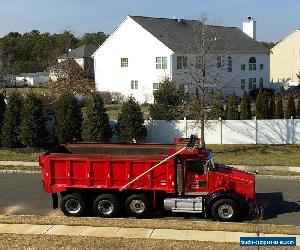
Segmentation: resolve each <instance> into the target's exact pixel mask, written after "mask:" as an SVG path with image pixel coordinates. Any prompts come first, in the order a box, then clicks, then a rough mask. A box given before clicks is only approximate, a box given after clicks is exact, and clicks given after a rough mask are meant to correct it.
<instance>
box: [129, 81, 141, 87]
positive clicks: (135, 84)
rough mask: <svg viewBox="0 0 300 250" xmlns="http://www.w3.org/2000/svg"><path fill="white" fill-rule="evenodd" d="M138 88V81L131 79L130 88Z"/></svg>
mask: <svg viewBox="0 0 300 250" xmlns="http://www.w3.org/2000/svg"><path fill="white" fill-rule="evenodd" d="M138 88H139V82H138V81H136V80H131V89H138Z"/></svg>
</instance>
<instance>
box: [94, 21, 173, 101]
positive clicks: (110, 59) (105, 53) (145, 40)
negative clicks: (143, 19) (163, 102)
mask: <svg viewBox="0 0 300 250" xmlns="http://www.w3.org/2000/svg"><path fill="white" fill-rule="evenodd" d="M171 55H172V51H171V50H170V49H168V48H167V47H166V46H165V45H164V44H162V43H161V42H160V41H159V40H158V39H156V38H155V37H154V36H152V35H151V34H150V33H149V32H147V31H146V30H144V29H143V28H142V27H141V26H140V25H138V24H137V23H136V22H134V21H133V20H132V19H131V18H130V17H128V18H127V19H126V20H125V21H124V22H123V23H122V24H121V25H120V26H119V28H118V29H117V30H116V31H115V32H114V33H113V34H112V35H111V36H110V37H109V38H108V40H107V41H106V42H105V43H104V44H103V45H102V46H101V47H100V48H99V49H98V50H97V51H96V53H95V54H94V60H95V66H94V67H95V82H96V88H97V90H99V91H111V92H120V93H122V94H124V95H125V96H129V95H133V96H134V97H135V98H136V99H137V100H138V101H139V102H141V103H142V102H149V103H151V102H153V83H158V82H159V81H161V80H162V78H163V77H164V76H168V77H171V71H170V63H171ZM156 57H167V62H168V65H167V69H166V70H161V69H156ZM121 58H128V67H121ZM131 80H135V81H138V89H134V90H132V89H131Z"/></svg>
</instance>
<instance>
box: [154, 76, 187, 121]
mask: <svg viewBox="0 0 300 250" xmlns="http://www.w3.org/2000/svg"><path fill="white" fill-rule="evenodd" d="M159 85H160V87H159V89H158V90H156V91H155V92H154V93H153V95H154V104H153V105H151V106H150V116H151V117H152V119H154V120H167V121H170V120H176V119H182V117H183V115H182V112H180V109H181V107H182V104H183V100H184V93H183V91H182V89H181V88H180V89H177V88H176V86H175V84H174V82H172V81H171V80H170V79H168V78H166V79H164V80H163V81H162V82H161V83H160V84H159Z"/></svg>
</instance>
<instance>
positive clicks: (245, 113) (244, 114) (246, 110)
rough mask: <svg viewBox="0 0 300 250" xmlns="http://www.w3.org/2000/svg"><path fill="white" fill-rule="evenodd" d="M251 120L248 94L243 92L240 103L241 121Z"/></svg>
mask: <svg viewBox="0 0 300 250" xmlns="http://www.w3.org/2000/svg"><path fill="white" fill-rule="evenodd" d="M251 118H252V111H251V102H250V98H249V96H248V93H247V92H246V91H245V92H244V95H243V97H242V101H241V113H240V119H241V120H249V119H251Z"/></svg>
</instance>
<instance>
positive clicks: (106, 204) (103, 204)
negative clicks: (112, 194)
mask: <svg viewBox="0 0 300 250" xmlns="http://www.w3.org/2000/svg"><path fill="white" fill-rule="evenodd" d="M113 210H114V204H113V203H112V202H111V201H110V200H101V201H99V202H98V211H99V212H100V213H101V214H104V215H109V214H111V213H112V212H113Z"/></svg>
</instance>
